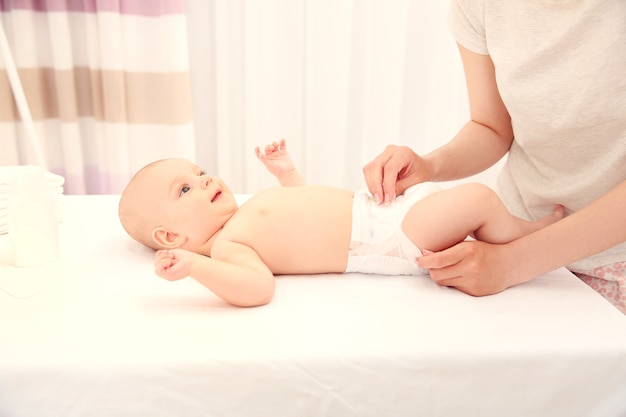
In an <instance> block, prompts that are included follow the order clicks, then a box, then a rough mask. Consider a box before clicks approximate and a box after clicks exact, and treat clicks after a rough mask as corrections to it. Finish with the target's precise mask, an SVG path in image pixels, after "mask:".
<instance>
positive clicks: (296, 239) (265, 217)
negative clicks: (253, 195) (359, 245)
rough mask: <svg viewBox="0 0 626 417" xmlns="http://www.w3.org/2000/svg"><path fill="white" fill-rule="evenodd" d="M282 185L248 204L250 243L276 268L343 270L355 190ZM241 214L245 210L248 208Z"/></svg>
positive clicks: (293, 271)
mask: <svg viewBox="0 0 626 417" xmlns="http://www.w3.org/2000/svg"><path fill="white" fill-rule="evenodd" d="M298 188H299V187H295V188H294V187H290V188H289V189H286V188H280V189H276V190H275V191H274V192H270V193H267V194H260V195H259V200H258V201H257V202H256V203H255V202H254V201H253V203H255V204H253V205H251V206H248V207H245V206H242V208H241V209H240V210H243V209H244V208H245V209H246V210H247V211H248V213H247V215H246V218H247V221H246V223H248V225H247V226H248V227H247V229H248V233H246V234H247V235H248V239H249V245H250V246H251V247H252V248H254V249H255V250H256V252H257V253H258V254H259V256H260V257H261V258H262V259H263V262H264V263H265V264H266V265H267V266H268V267H269V268H270V269H271V270H272V272H273V273H275V274H317V273H330V272H344V271H345V270H346V265H347V257H348V249H349V245H350V234H351V227H352V193H351V192H347V191H344V190H338V189H334V188H329V187H306V189H301V190H298ZM241 214H244V213H243V212H242V213H241Z"/></svg>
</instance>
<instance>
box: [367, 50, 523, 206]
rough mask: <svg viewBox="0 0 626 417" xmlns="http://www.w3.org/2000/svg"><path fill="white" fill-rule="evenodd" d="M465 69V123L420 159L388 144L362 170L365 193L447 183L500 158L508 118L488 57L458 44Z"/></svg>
mask: <svg viewBox="0 0 626 417" xmlns="http://www.w3.org/2000/svg"><path fill="white" fill-rule="evenodd" d="M459 51H460V53H461V59H462V61H463V67H464V70H465V78H466V83H467V91H468V97H469V107H470V121H469V122H467V123H466V124H465V125H464V126H463V128H462V129H461V130H460V131H459V132H458V133H457V135H456V136H455V137H454V138H453V139H452V140H451V141H450V142H449V143H447V144H446V145H444V146H442V147H440V148H438V149H436V150H434V151H433V152H431V153H429V154H427V155H425V156H424V157H420V156H419V155H417V154H415V153H414V152H413V151H411V150H410V149H409V148H407V147H404V146H393V145H391V146H389V147H387V149H385V151H383V153H381V154H380V155H379V156H378V157H376V158H375V159H374V160H373V161H372V162H370V163H368V164H367V165H366V166H365V167H364V168H363V173H364V176H365V181H366V183H367V187H368V189H369V191H370V192H371V193H372V194H373V195H374V196H378V197H379V200H380V201H381V202H382V201H391V200H393V199H394V198H395V196H396V194H401V193H403V192H404V190H406V189H407V188H408V187H410V186H411V185H414V184H416V183H419V182H424V181H450V180H456V179H460V178H465V177H468V176H470V175H474V174H477V173H479V172H481V171H484V170H485V169H487V168H489V167H490V166H492V165H493V164H495V163H496V162H498V161H499V160H500V158H502V156H504V155H505V154H506V153H507V152H508V150H509V148H510V147H511V143H512V141H513V129H512V127H511V118H510V116H509V113H508V111H507V109H506V107H505V106H504V103H503V102H502V98H501V97H500V93H499V91H498V86H497V84H496V76H495V69H494V65H493V62H492V61H491V58H490V57H489V56H488V55H479V54H476V53H473V52H470V51H469V50H467V49H465V48H463V47H462V46H460V45H459Z"/></svg>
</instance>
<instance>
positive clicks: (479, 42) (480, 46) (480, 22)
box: [448, 0, 489, 55]
mask: <svg viewBox="0 0 626 417" xmlns="http://www.w3.org/2000/svg"><path fill="white" fill-rule="evenodd" d="M484 3H485V0H452V5H451V8H450V14H449V15H448V27H449V29H450V32H451V33H452V36H453V37H454V39H455V40H456V41H457V42H458V43H459V44H460V45H462V46H463V47H465V48H467V49H469V50H470V51H472V52H475V53H477V54H481V55H489V49H488V48H487V40H486V35H485V4H484Z"/></svg>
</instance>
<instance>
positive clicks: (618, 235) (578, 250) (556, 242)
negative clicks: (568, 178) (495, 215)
mask: <svg viewBox="0 0 626 417" xmlns="http://www.w3.org/2000/svg"><path fill="white" fill-rule="evenodd" d="M625 208H626V181H623V182H622V183H620V184H619V185H617V186H616V187H615V188H613V189H612V190H611V191H609V192H608V193H607V194H605V195H604V196H602V197H601V198H599V199H598V200H596V201H595V202H593V203H591V204H590V205H588V206H587V207H585V208H583V209H581V210H579V211H578V212H576V213H573V214H572V215H570V216H568V217H566V218H564V219H563V220H560V221H558V222H556V223H554V224H552V225H550V226H548V227H546V228H544V229H541V230H538V231H537V232H535V233H532V234H530V235H527V236H525V237H523V238H521V239H518V240H516V241H513V242H511V243H509V244H507V246H508V247H509V248H508V249H509V250H508V251H507V252H508V253H509V255H510V256H511V257H514V258H516V260H515V261H514V262H516V263H517V265H516V267H517V268H518V273H517V274H516V276H515V277H512V278H513V279H514V281H515V282H513V283H512V284H517V283H521V282H525V281H529V280H531V279H532V278H534V277H536V276H538V275H541V274H543V273H546V272H548V271H551V270H553V269H555V268H558V267H561V266H564V265H567V264H570V263H572V262H574V261H577V260H579V259H583V258H586V257H588V256H591V255H594V254H596V253H599V252H602V251H604V250H606V249H609V248H611V247H613V246H615V245H617V244H620V243H622V242H624V241H626V210H625ZM625 256H626V254H625Z"/></svg>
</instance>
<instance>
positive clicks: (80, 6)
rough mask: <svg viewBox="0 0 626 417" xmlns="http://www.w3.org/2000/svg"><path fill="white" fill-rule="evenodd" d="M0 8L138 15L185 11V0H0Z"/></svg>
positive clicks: (181, 12) (8, 9)
mask: <svg viewBox="0 0 626 417" xmlns="http://www.w3.org/2000/svg"><path fill="white" fill-rule="evenodd" d="M0 10H1V11H4V12H7V11H11V10H33V11H36V12H65V11H68V12H82V13H96V12H115V13H120V14H128V15H139V16H162V15H167V14H183V13H185V0H125V1H120V0H1V1H0Z"/></svg>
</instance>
